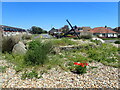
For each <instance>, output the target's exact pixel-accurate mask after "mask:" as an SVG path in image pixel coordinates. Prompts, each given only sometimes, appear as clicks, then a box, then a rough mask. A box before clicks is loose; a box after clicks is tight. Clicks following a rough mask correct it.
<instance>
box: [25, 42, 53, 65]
mask: <svg viewBox="0 0 120 90" xmlns="http://www.w3.org/2000/svg"><path fill="white" fill-rule="evenodd" d="M51 48H52V44H51V43H50V42H44V43H42V42H40V41H38V40H34V41H32V42H30V43H29V47H28V51H27V53H26V55H25V58H24V61H25V63H26V64H27V65H39V64H44V63H45V62H46V61H47V55H48V53H49V52H50V50H51Z"/></svg>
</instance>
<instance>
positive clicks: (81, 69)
mask: <svg viewBox="0 0 120 90" xmlns="http://www.w3.org/2000/svg"><path fill="white" fill-rule="evenodd" d="M74 65H75V71H76V73H78V74H83V73H86V70H87V68H86V66H88V63H78V62H74Z"/></svg>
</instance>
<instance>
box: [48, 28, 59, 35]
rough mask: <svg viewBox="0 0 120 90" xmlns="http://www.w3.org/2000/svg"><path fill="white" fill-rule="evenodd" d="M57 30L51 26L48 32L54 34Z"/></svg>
mask: <svg viewBox="0 0 120 90" xmlns="http://www.w3.org/2000/svg"><path fill="white" fill-rule="evenodd" d="M57 32H58V29H55V28H52V29H51V30H50V31H49V34H50V35H54V34H55V33H57Z"/></svg>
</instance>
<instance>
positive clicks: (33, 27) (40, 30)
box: [31, 26, 43, 34]
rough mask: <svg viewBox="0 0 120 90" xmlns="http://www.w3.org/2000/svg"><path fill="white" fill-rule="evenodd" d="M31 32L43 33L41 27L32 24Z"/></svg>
mask: <svg viewBox="0 0 120 90" xmlns="http://www.w3.org/2000/svg"><path fill="white" fill-rule="evenodd" d="M31 33H33V34H41V33H43V29H42V28H40V27H36V26H32V27H31Z"/></svg>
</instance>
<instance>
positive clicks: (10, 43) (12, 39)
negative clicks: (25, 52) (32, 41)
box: [2, 35, 20, 52]
mask: <svg viewBox="0 0 120 90" xmlns="http://www.w3.org/2000/svg"><path fill="white" fill-rule="evenodd" d="M19 41H20V36H18V35H16V36H4V37H3V41H2V51H3V52H11V51H12V49H13V47H14V45H15V44H17V43H18V42H19Z"/></svg>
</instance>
